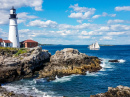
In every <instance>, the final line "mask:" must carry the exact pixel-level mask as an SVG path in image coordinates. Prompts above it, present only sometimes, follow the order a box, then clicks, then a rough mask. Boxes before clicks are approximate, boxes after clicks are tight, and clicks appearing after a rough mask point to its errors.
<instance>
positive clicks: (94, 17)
mask: <svg viewBox="0 0 130 97" xmlns="http://www.w3.org/2000/svg"><path fill="white" fill-rule="evenodd" d="M99 17H101V15H94V16H93V17H92V18H93V19H97V18H99Z"/></svg>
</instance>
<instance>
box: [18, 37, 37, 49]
mask: <svg viewBox="0 0 130 97" xmlns="http://www.w3.org/2000/svg"><path fill="white" fill-rule="evenodd" d="M36 46H38V42H36V41H34V40H30V39H28V40H25V41H22V42H20V47H25V48H32V47H36Z"/></svg>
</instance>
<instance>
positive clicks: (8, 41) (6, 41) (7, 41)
mask: <svg viewBox="0 0 130 97" xmlns="http://www.w3.org/2000/svg"><path fill="white" fill-rule="evenodd" d="M3 42H5V43H12V42H11V41H10V40H3Z"/></svg>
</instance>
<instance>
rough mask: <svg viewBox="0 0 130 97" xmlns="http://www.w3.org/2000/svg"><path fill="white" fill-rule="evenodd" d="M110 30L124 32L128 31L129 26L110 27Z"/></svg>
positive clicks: (117, 25)
mask: <svg viewBox="0 0 130 97" xmlns="http://www.w3.org/2000/svg"><path fill="white" fill-rule="evenodd" d="M110 30H112V31H126V30H130V26H129V25H121V24H116V25H111V26H110Z"/></svg>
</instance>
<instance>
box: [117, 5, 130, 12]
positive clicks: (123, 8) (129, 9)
mask: <svg viewBox="0 0 130 97" xmlns="http://www.w3.org/2000/svg"><path fill="white" fill-rule="evenodd" d="M115 10H116V11H123V10H124V11H130V6H121V7H120V6H118V7H115Z"/></svg>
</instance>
